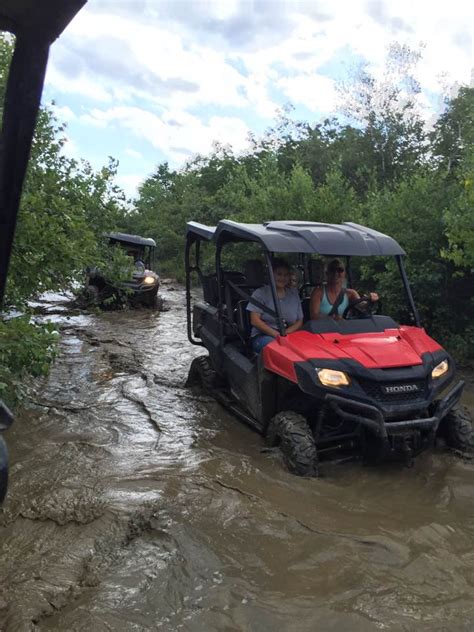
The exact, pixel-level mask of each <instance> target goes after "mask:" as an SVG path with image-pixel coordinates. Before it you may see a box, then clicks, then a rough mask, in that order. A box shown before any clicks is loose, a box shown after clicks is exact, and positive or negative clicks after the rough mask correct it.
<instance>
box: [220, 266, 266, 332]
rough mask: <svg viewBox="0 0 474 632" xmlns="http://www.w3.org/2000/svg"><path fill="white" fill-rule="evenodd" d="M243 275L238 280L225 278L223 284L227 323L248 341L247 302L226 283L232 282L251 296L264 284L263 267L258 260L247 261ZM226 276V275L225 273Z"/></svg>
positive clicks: (249, 328)
mask: <svg viewBox="0 0 474 632" xmlns="http://www.w3.org/2000/svg"><path fill="white" fill-rule="evenodd" d="M243 269H244V273H243V274H242V275H241V277H239V278H230V279H228V278H226V283H225V290H224V293H225V302H226V313H227V318H228V321H229V323H230V324H231V325H233V326H234V327H235V328H236V333H237V335H239V337H240V338H243V339H244V340H249V339H250V330H251V325H250V314H249V312H248V311H247V309H246V307H247V303H248V301H247V300H245V299H243V298H242V296H241V295H240V294H239V293H237V292H236V291H235V289H234V288H233V287H232V286H231V285H230V284H229V283H227V281H228V280H230V281H232V283H233V284H234V285H237V286H238V287H239V288H241V289H242V290H243V291H245V292H246V293H247V294H252V292H253V291H254V290H256V289H257V288H258V287H261V286H262V285H263V284H264V283H265V278H266V274H265V266H264V264H263V262H262V261H261V260H259V259H249V260H248V261H245V263H244V265H243ZM226 274H227V273H226Z"/></svg>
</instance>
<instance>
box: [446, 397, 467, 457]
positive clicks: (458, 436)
mask: <svg viewBox="0 0 474 632" xmlns="http://www.w3.org/2000/svg"><path fill="white" fill-rule="evenodd" d="M443 425H444V430H445V439H446V445H448V446H449V447H450V448H454V449H455V450H459V451H460V452H469V453H474V430H473V428H472V418H471V415H470V414H469V412H468V411H467V409H466V408H464V407H463V408H454V409H452V410H451V411H450V412H449V413H448V414H447V415H446V417H445V418H444V419H443Z"/></svg>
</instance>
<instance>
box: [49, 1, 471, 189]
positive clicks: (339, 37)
mask: <svg viewBox="0 0 474 632" xmlns="http://www.w3.org/2000/svg"><path fill="white" fill-rule="evenodd" d="M470 4H472V3H467V2H465V1H463V2H461V1H460V0H452V1H451V2H450V3H449V4H448V3H445V2H437V1H436V0H432V1H431V2H426V1H425V0H421V1H420V0H418V2H413V0H411V1H407V0H397V1H396V2H395V1H393V0H387V1H384V0H365V1H359V0H332V1H331V2H329V1H327V0H314V1H312V2H308V1H298V0H292V1H271V0H253V1H251V0H226V1H223V0H221V1H218V2H217V1H213V2H207V1H206V2H205V1H202V0H201V1H196V0H195V1H193V2H190V1H188V0H89V1H88V3H87V5H86V6H85V7H84V8H83V9H82V10H81V12H80V13H79V14H78V15H77V16H76V18H75V19H74V20H73V22H72V23H71V24H70V25H69V27H68V29H67V30H66V31H65V32H64V33H63V34H62V36H61V37H60V38H59V39H58V40H57V41H56V42H55V43H54V45H53V47H52V49H51V55H50V61H49V66H48V71H47V76H46V82H45V90H44V94H43V101H44V102H45V103H50V102H51V101H52V100H54V102H55V103H56V106H55V108H56V113H57V116H58V118H59V119H60V120H61V121H65V122H66V123H67V125H68V128H67V136H68V143H67V145H66V149H65V151H66V152H67V153H68V154H69V155H71V156H74V157H76V158H85V159H87V160H89V161H90V162H91V163H92V165H93V166H94V167H95V168H99V167H100V166H102V165H103V164H105V163H106V162H107V157H108V156H109V155H111V156H113V157H115V158H117V159H118V160H119V163H120V166H119V176H118V183H119V184H120V185H121V186H122V187H123V188H124V189H125V190H126V192H127V193H128V194H129V195H133V194H134V193H135V192H136V187H137V186H138V184H139V183H140V181H142V180H143V179H144V178H146V177H147V176H148V175H149V174H150V173H151V172H152V171H153V169H154V168H155V167H156V165H157V164H158V163H159V162H163V161H165V160H166V161H168V162H169V163H170V164H171V165H172V166H173V167H176V168H179V167H180V166H182V165H183V164H184V163H185V161H186V160H187V159H189V158H190V157H192V156H193V155H196V154H197V153H207V152H209V151H210V150H211V148H212V143H213V141H219V142H221V143H228V144H231V145H232V146H233V147H234V149H235V150H236V151H244V150H245V148H246V147H247V144H248V140H247V139H248V134H249V133H250V132H252V133H254V134H257V135H259V134H261V133H263V131H264V130H265V129H266V128H267V127H269V126H270V125H272V123H273V122H274V121H275V116H276V114H277V112H278V110H279V109H280V108H281V107H282V106H283V105H284V104H287V103H291V104H292V105H293V106H294V111H293V116H294V117H295V118H297V119H304V120H307V121H309V122H312V123H315V122H318V121H319V120H321V119H322V118H324V117H326V116H328V115H331V114H336V113H337V112H338V111H340V109H341V99H340V96H339V95H338V92H337V89H336V86H337V84H338V83H339V82H340V81H342V80H344V79H346V78H347V77H348V76H349V73H350V72H351V69H353V68H354V67H355V66H356V65H357V64H358V63H361V62H366V63H368V64H369V67H370V70H371V71H372V72H373V73H374V74H375V76H378V77H380V78H381V80H382V78H383V71H384V59H385V55H386V51H387V47H388V46H389V45H390V44H391V43H393V42H398V43H400V44H402V45H403V44H408V45H409V46H411V47H413V48H418V47H419V46H420V44H422V45H423V57H422V59H421V60H420V62H419V63H418V65H417V68H416V71H415V72H416V77H417V79H418V81H419V82H420V85H421V88H422V91H421V93H420V95H419V97H418V99H419V107H420V112H422V115H423V116H425V117H426V118H427V120H430V117H431V118H432V117H433V115H434V113H435V112H436V110H437V109H439V107H440V103H441V98H442V96H445V95H449V94H450V93H451V94H452V92H453V90H455V89H456V86H459V85H460V84H466V83H467V84H469V82H470V81H471V68H472V67H473V66H474V62H473V50H472V33H473V28H472V27H473V10H472V8H470Z"/></svg>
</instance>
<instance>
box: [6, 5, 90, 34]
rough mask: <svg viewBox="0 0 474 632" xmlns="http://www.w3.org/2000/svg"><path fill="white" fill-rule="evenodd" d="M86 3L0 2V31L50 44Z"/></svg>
mask: <svg viewBox="0 0 474 632" xmlns="http://www.w3.org/2000/svg"><path fill="white" fill-rule="evenodd" d="M86 1H87V0H0V29H1V30H5V31H11V32H12V33H15V35H18V34H20V33H21V32H29V33H34V34H35V35H36V36H38V37H40V38H42V39H45V40H46V41H48V42H49V43H51V42H53V41H54V40H55V39H56V38H57V37H58V36H59V35H60V33H62V31H63V30H64V29H65V28H66V26H67V25H68V24H69V22H70V21H71V20H72V18H73V17H74V16H75V15H76V13H77V12H78V11H79V9H80V8H81V7H82V6H84V4H85V3H86Z"/></svg>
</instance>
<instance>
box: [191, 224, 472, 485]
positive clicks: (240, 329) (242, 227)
mask: <svg viewBox="0 0 474 632" xmlns="http://www.w3.org/2000/svg"><path fill="white" fill-rule="evenodd" d="M236 244H244V247H245V248H246V249H247V250H246V251H245V252H247V251H250V249H251V248H252V247H253V248H254V250H257V251H258V252H257V257H258V258H256V259H252V260H247V261H242V259H239V257H235V256H233V257H232V256H228V254H229V252H228V251H229V250H232V249H233V248H235V247H236ZM204 247H206V248H209V247H211V248H213V249H214V250H215V262H216V267H215V271H212V272H211V274H204V272H203V270H202V268H201V265H202V264H201V258H202V256H201V249H202V248H204ZM275 253H279V254H280V253H285V254H287V255H288V254H290V255H291V256H293V257H294V258H296V259H297V268H298V269H299V271H300V272H301V276H302V279H301V284H300V285H301V287H300V289H301V290H303V289H305V288H307V287H309V288H311V287H316V286H318V285H322V283H323V279H322V277H321V278H318V279H317V278H313V276H312V271H314V270H315V269H317V268H318V266H317V265H316V264H317V263H319V264H323V263H324V262H323V261H322V260H319V261H318V260H317V258H316V257H334V256H337V257H345V258H346V269H347V270H348V272H349V282H350V279H351V275H350V262H351V258H352V257H362V256H377V257H381V256H387V257H388V256H393V257H395V259H396V262H397V265H398V269H399V272H400V278H401V282H402V284H403V288H404V291H405V296H406V301H407V310H406V313H407V319H408V321H409V322H410V321H411V322H410V324H403V325H402V324H398V323H396V322H395V321H394V320H393V319H392V318H391V317H390V316H386V315H380V314H377V313H375V312H376V311H377V310H376V307H375V306H374V305H372V306H370V304H369V303H370V302H369V301H368V300H365V301H357V303H358V304H357V305H352V306H350V307H349V308H348V309H346V310H345V313H344V317H343V319H342V320H334V319H332V318H321V319H318V320H310V319H309V314H308V309H307V308H308V303H309V298H307V297H305V296H304V293H303V296H302V306H303V312H304V313H305V314H306V319H305V322H304V325H303V327H302V329H301V330H299V331H295V332H293V333H290V334H286V331H285V324H284V321H283V319H282V315H281V310H280V305H279V301H278V300H277V292H276V285H275V279H274V277H273V271H272V266H271V257H272V256H273V255H274V254H275ZM404 254H405V253H404V251H403V250H402V248H401V247H400V246H399V244H398V243H397V242H396V241H395V240H393V239H392V238H391V237H388V236H387V235H383V234H382V233H379V232H377V231H373V230H371V229H369V228H365V227H363V226H359V225H357V224H352V223H345V224H338V225H336V224H320V223H314V222H298V221H288V222H269V223H266V224H263V225H260V224H239V223H236V222H233V221H228V220H223V221H220V222H219V223H218V225H217V226H216V227H208V226H204V225H202V224H197V223H195V222H189V223H188V226H187V239H186V257H185V264H186V300H187V318H188V338H189V340H190V342H192V343H193V344H197V345H201V346H203V347H205V348H206V350H207V351H208V354H209V355H208V356H201V357H199V358H197V359H195V360H194V362H193V363H192V365H191V368H190V372H189V377H188V384H189V385H193V384H196V383H201V384H202V386H203V387H204V388H205V389H206V390H207V391H208V392H209V393H211V394H212V395H214V396H215V397H216V398H217V399H218V400H219V401H220V402H221V403H222V404H224V405H225V406H226V407H227V408H229V409H230V410H231V411H232V412H233V413H235V414H236V415H237V416H238V417H239V418H240V419H241V420H243V421H245V422H246V423H248V424H249V425H250V426H252V427H253V428H254V429H256V430H257V431H259V432H260V433H261V434H263V435H264V436H265V437H266V439H267V442H268V443H269V444H270V445H271V446H279V447H280V449H281V452H282V453H283V457H284V459H285V462H286V464H287V466H288V468H289V469H290V470H291V471H292V472H294V473H295V474H299V475H302V476H316V475H317V474H318V468H319V463H320V461H323V460H326V459H327V460H330V459H334V458H340V457H341V456H342V457H346V456H355V457H362V458H363V459H365V460H366V461H372V462H374V461H375V462H381V461H384V460H389V459H395V460H401V461H403V462H405V463H406V464H407V465H411V464H412V463H413V459H414V457H415V456H416V455H417V454H419V453H420V452H422V451H423V450H426V449H428V448H430V447H432V446H433V445H434V443H435V440H436V438H437V437H438V436H442V438H443V439H444V441H445V442H446V444H447V445H448V446H450V447H452V448H454V449H456V450H457V451H460V452H472V451H474V434H473V430H472V423H471V420H470V419H469V418H468V416H466V414H465V413H462V412H461V411H460V409H458V408H457V405H458V402H459V399H460V397H461V394H462V390H463V387H464V383H463V382H462V381H457V380H456V377H455V364H454V360H453V359H452V358H451V357H450V356H449V355H448V353H447V352H446V351H445V350H444V349H442V347H441V346H440V345H439V344H438V343H437V342H435V341H434V340H433V339H432V338H430V337H429V336H428V335H427V334H426V332H425V331H424V329H423V328H422V327H421V325H420V321H419V317H418V313H417V310H416V307H415V303H414V300H413V297H412V294H411V290H410V286H409V283H408V279H407V276H406V273H405V269H404V266H403V261H402V256H403V255H404ZM239 260H240V261H241V264H242V265H241V270H236V269H229V268H228V264H226V261H228V262H231V264H232V262H235V261H239ZM234 265H235V263H234ZM320 268H321V266H320ZM192 274H195V275H196V276H197V277H198V279H199V281H200V284H201V286H202V289H203V299H204V300H202V301H197V302H193V301H192V296H191V275H192ZM264 282H266V283H267V284H268V285H269V287H270V288H271V292H272V296H273V305H272V306H271V308H270V307H267V306H265V305H263V304H262V305H260V306H259V307H260V308H261V309H262V310H263V312H265V311H267V310H268V313H269V314H271V315H272V316H273V317H274V318H275V319H276V322H277V327H278V330H279V335H278V336H277V337H276V338H275V339H274V340H273V341H272V342H271V343H270V344H268V345H267V346H266V347H265V348H264V349H263V351H262V352H261V353H260V354H258V355H257V354H255V353H254V352H253V350H252V346H251V338H250V336H251V327H250V322H249V312H248V311H247V310H246V307H247V303H248V301H249V298H250V295H251V294H252V292H253V291H254V290H255V289H256V288H258V287H260V286H262V285H263V284H264ZM364 302H365V304H366V305H367V306H369V308H368V309H367V310H364V309H363V303H364ZM254 303H255V301H254ZM379 307H380V305H379Z"/></svg>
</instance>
